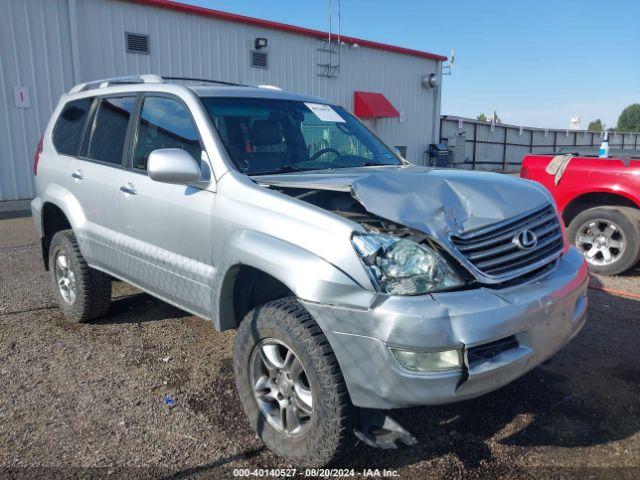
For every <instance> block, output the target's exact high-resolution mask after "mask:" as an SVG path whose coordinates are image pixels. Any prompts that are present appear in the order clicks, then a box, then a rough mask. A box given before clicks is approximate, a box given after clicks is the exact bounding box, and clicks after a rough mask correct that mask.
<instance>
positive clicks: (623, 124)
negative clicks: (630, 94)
mask: <svg viewBox="0 0 640 480" xmlns="http://www.w3.org/2000/svg"><path fill="white" fill-rule="evenodd" d="M616 130H617V131H618V132H640V103H634V104H632V105H629V106H628V107H627V108H625V109H624V110H623V111H622V113H621V114H620V116H619V117H618V125H617V126H616Z"/></svg>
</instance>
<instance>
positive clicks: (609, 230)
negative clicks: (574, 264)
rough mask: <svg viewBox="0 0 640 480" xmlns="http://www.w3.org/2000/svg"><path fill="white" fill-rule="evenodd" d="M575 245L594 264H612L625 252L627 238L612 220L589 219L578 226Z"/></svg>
mask: <svg viewBox="0 0 640 480" xmlns="http://www.w3.org/2000/svg"><path fill="white" fill-rule="evenodd" d="M575 245H576V246H577V247H578V249H579V250H580V251H581V252H582V254H583V255H584V256H585V258H586V259H587V262H589V263H590V264H592V265H610V264H612V263H614V262H616V261H617V260H618V259H619V258H620V257H621V256H622V254H623V253H624V249H625V238H624V234H623V233H622V230H621V228H620V227H619V226H618V225H617V224H615V223H614V222H612V221H611V220H604V219H602V220H589V221H588V222H586V223H584V224H583V225H581V226H580V228H578V233H577V234H576V238H575Z"/></svg>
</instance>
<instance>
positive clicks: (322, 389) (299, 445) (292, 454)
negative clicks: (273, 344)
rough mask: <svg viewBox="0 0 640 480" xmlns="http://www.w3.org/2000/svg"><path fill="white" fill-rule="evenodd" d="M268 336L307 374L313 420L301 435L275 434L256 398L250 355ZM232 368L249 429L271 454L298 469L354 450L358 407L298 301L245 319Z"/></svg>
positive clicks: (273, 304) (271, 305) (259, 309)
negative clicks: (291, 354)
mask: <svg viewBox="0 0 640 480" xmlns="http://www.w3.org/2000/svg"><path fill="white" fill-rule="evenodd" d="M266 338H274V339H276V340H279V341H281V342H283V343H285V344H286V345H287V347H289V348H290V349H291V350H293V352H294V353H295V355H296V357H297V358H298V359H299V360H300V362H301V363H302V365H303V367H304V369H305V371H306V373H307V377H308V379H309V384H310V386H311V390H312V392H313V418H312V420H311V423H310V426H309V429H308V430H307V431H306V432H305V433H304V434H303V435H301V436H298V437H292V436H288V435H286V434H284V433H283V432H279V431H278V430H276V429H275V428H274V427H273V426H272V425H271V424H270V423H269V422H268V421H267V420H266V418H265V417H264V415H263V414H262V412H261V411H260V408H259V407H258V404H257V402H256V400H255V397H254V395H253V388H252V385H251V378H250V360H251V354H252V352H253V350H254V347H255V346H256V345H257V344H259V343H260V342H261V341H262V340H264V339H266ZM233 367H234V371H235V378H236V387H237V391H238V395H239V397H240V401H241V403H242V406H243V408H244V411H245V414H246V416H247V418H248V420H249V423H250V425H251V428H253V430H254V431H255V432H256V434H257V435H258V437H259V438H261V439H262V441H263V442H264V443H265V445H266V446H267V447H268V448H269V449H270V450H271V451H273V452H274V453H276V454H277V455H279V456H281V457H283V458H285V459H286V460H288V461H290V462H292V463H293V464H295V465H297V466H301V467H321V466H326V465H329V464H331V463H333V462H335V461H337V460H339V459H340V458H342V457H343V456H344V455H346V454H347V453H348V452H349V450H350V449H351V448H352V447H353V445H354V442H355V435H354V434H353V430H354V421H355V415H356V408H355V407H353V405H352V404H351V400H350V398H349V394H348V392H347V387H346V384H345V381H344V378H343V377H342V372H341V371H340V366H339V365H338V361H337V360H336V357H335V355H334V353H333V350H332V349H331V346H330V345H329V342H328V341H327V339H326V337H325V336H324V334H323V333H322V330H321V329H320V327H319V326H318V325H317V324H316V322H315V320H314V319H313V318H312V317H311V315H310V314H309V312H308V311H307V310H306V309H305V308H304V307H303V306H302V305H301V304H300V303H299V302H297V301H296V299H295V298H291V297H289V298H283V299H280V300H274V301H272V302H269V303H266V304H264V305H262V306H259V307H257V308H255V309H253V310H252V311H250V312H249V313H248V314H247V315H246V316H245V317H244V319H243V321H242V323H241V324H240V327H239V328H238V331H237V333H236V340H235V351H234V358H233Z"/></svg>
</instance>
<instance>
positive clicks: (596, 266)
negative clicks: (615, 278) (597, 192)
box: [567, 207, 640, 275]
mask: <svg viewBox="0 0 640 480" xmlns="http://www.w3.org/2000/svg"><path fill="white" fill-rule="evenodd" d="M638 218H639V216H638V213H637V211H636V210H634V209H632V208H628V207H596V208H590V209H588V210H584V211H583V212H581V213H579V214H578V215H577V216H576V217H575V218H574V219H573V220H572V221H571V223H570V224H569V227H568V228H567V236H568V237H569V241H570V242H571V243H573V244H574V245H575V246H576V247H577V248H578V250H580V251H581V252H582V253H583V254H584V255H585V257H586V259H587V262H588V264H589V269H590V270H591V271H593V272H595V273H600V274H603V275H617V274H619V273H622V272H624V271H626V270H628V269H629V268H631V267H633V266H634V265H635V264H636V263H638V260H640V222H639V221H638ZM611 226H613V227H614V230H612V229H611ZM611 232H615V233H611ZM591 240H593V241H594V242H595V243H593V244H592V243H589V242H590V241H591ZM599 242H602V244H600V243H599ZM613 242H615V244H614V243H613ZM611 245H620V248H611ZM607 249H608V250H609V253H608V254H607V257H605V256H604V255H603V253H606V252H605V251H604V250H607Z"/></svg>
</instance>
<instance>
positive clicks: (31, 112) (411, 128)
mask: <svg viewBox="0 0 640 480" xmlns="http://www.w3.org/2000/svg"><path fill="white" fill-rule="evenodd" d="M0 11H2V12H8V14H3V15H2V16H0V89H1V91H2V93H3V95H2V96H1V98H0V145H2V148H1V149H0V200H9V199H18V198H29V197H32V196H33V195H34V189H33V182H32V177H31V163H32V158H33V152H34V150H35V147H36V144H37V143H38V140H39V138H40V135H41V132H42V131H43V130H44V127H45V125H46V122H47V121H48V119H49V115H50V114H51V111H52V110H53V108H54V106H55V104H56V103H57V101H58V98H59V96H60V95H61V94H62V93H63V92H65V91H68V90H69V89H70V88H71V86H73V85H74V84H75V83H79V82H83V81H89V80H95V79H98V78H106V77H113V76H122V75H131V74H136V73H159V74H161V75H167V76H188V77H199V78H213V79H218V80H226V81H232V82H240V83H251V84H272V85H277V86H279V87H281V88H283V89H285V90H291V91H294V92H300V93H306V94H311V95H317V96H320V97H324V98H327V99H328V100H330V101H331V102H334V103H337V104H340V105H343V106H344V107H346V108H347V109H349V110H353V94H354V91H356V90H360V91H372V92H380V93H383V94H384V95H385V96H386V97H387V98H388V99H389V101H390V102H391V103H392V104H393V105H394V106H395V107H396V109H398V110H399V111H402V112H403V116H404V122H403V123H401V122H400V121H399V119H397V118H395V119H388V118H383V119H377V120H368V121H367V122H366V123H367V124H368V125H369V126H370V128H372V129H373V130H374V131H375V132H376V133H378V134H379V135H380V136H381V137H382V138H383V139H384V140H385V141H387V142H388V143H389V144H391V145H406V146H407V147H408V153H407V158H408V159H409V160H411V161H413V162H421V161H423V159H424V153H423V152H424V150H425V149H426V148H427V146H428V144H429V143H433V142H434V141H435V139H436V138H437V136H438V132H437V128H438V120H437V119H438V118H439V114H440V90H439V89H435V90H434V89H429V90H427V89H424V88H422V87H421V84H420V80H421V78H422V76H423V75H428V74H430V73H436V74H439V73H440V72H439V68H440V65H439V62H437V61H435V60H429V59H426V58H421V57H417V56H410V55H404V54H399V53H395V52H388V51H383V50H378V49H372V48H367V47H360V48H355V49H353V48H348V46H345V47H342V48H341V62H340V72H339V75H338V76H337V77H336V78H326V77H322V76H319V75H318V71H319V67H318V66H317V64H318V63H319V62H322V61H323V55H324V54H322V53H321V52H319V51H318V49H319V48H320V47H321V46H322V42H321V41H320V40H318V39H315V38H312V37H307V36H302V35H299V34H295V33H289V32H284V31H280V30H274V29H269V28H262V27H258V26H253V25H246V24H241V23H233V22H228V21H224V20H220V19H215V18H210V17H204V16H201V15H196V14H191V13H185V12H177V11H174V10H169V9H165V8H159V7H151V6H147V5H143V4H138V3H132V2H129V1H124V0H0ZM74 19H75V21H73V20H74ZM125 32H131V33H141V34H148V35H149V36H150V51H151V53H150V54H149V55H143V54H132V53H127V52H126V49H125ZM256 37H265V38H267V39H268V41H269V46H268V48H267V49H266V52H267V53H268V56H269V58H268V68H267V69H259V68H252V67H251V66H250V51H251V49H252V46H253V41H254V39H255V38H256ZM74 38H75V39H76V40H74ZM74 53H75V57H74ZM74 59H75V67H74ZM15 86H26V87H28V89H29V93H30V97H31V98H30V100H31V107H30V108H25V109H19V108H16V107H15V105H14V98H13V87H15Z"/></svg>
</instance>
